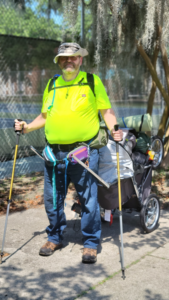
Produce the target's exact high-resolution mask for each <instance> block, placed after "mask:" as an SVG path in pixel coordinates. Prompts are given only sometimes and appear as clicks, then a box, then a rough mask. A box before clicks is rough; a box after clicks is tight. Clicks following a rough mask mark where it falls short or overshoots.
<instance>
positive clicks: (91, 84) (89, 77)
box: [87, 73, 96, 97]
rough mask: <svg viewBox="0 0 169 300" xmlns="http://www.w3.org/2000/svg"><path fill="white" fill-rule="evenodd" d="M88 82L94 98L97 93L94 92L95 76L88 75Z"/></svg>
mask: <svg viewBox="0 0 169 300" xmlns="http://www.w3.org/2000/svg"><path fill="white" fill-rule="evenodd" d="M87 82H88V85H89V86H90V88H91V90H92V92H93V94H94V96H95V97H96V94H95V91H94V76H93V74H91V73H87Z"/></svg>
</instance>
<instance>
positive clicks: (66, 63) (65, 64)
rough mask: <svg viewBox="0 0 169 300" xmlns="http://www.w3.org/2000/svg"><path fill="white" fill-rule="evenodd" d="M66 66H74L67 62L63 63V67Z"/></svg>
mask: <svg viewBox="0 0 169 300" xmlns="http://www.w3.org/2000/svg"><path fill="white" fill-rule="evenodd" d="M67 65H71V66H72V67H74V68H75V64H74V63H68V62H65V63H64V65H63V67H64V68H65V67H66V66H67Z"/></svg>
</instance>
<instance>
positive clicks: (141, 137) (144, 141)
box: [134, 132, 151, 154]
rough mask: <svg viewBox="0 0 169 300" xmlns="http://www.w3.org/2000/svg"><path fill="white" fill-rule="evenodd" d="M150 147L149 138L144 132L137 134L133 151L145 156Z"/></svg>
mask: <svg viewBox="0 0 169 300" xmlns="http://www.w3.org/2000/svg"><path fill="white" fill-rule="evenodd" d="M150 145H151V138H150V137H149V136H148V135H147V134H145V133H144V132H139V133H138V137H137V141H136V146H135V147H134V151H139V152H142V153H143V154H146V152H147V150H148V149H149V147H150Z"/></svg>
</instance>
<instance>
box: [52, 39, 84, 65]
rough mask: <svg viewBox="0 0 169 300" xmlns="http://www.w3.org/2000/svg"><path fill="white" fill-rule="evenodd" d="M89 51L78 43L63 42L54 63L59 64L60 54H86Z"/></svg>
mask: <svg viewBox="0 0 169 300" xmlns="http://www.w3.org/2000/svg"><path fill="white" fill-rule="evenodd" d="M86 55H88V51H87V50H86V49H84V48H81V47H80V45H79V44H76V43H63V44H61V45H60V46H59V48H58V54H57V55H56V56H55V58H54V60H53V61H54V63H55V64H57V62H58V57H59V56H82V57H84V56H86Z"/></svg>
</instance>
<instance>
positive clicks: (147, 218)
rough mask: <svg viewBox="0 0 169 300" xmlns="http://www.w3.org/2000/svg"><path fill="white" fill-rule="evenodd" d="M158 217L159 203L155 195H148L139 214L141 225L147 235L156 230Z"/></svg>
mask: <svg viewBox="0 0 169 300" xmlns="http://www.w3.org/2000/svg"><path fill="white" fill-rule="evenodd" d="M159 217H160V201H159V198H158V197H157V196H156V194H150V196H149V197H148V198H147V199H146V200H145V202H144V205H143V207H142V209H141V213H140V221H141V225H142V227H143V229H144V231H146V232H147V233H150V232H152V231H153V230H155V229H156V227H157V225H158V221H159Z"/></svg>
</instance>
